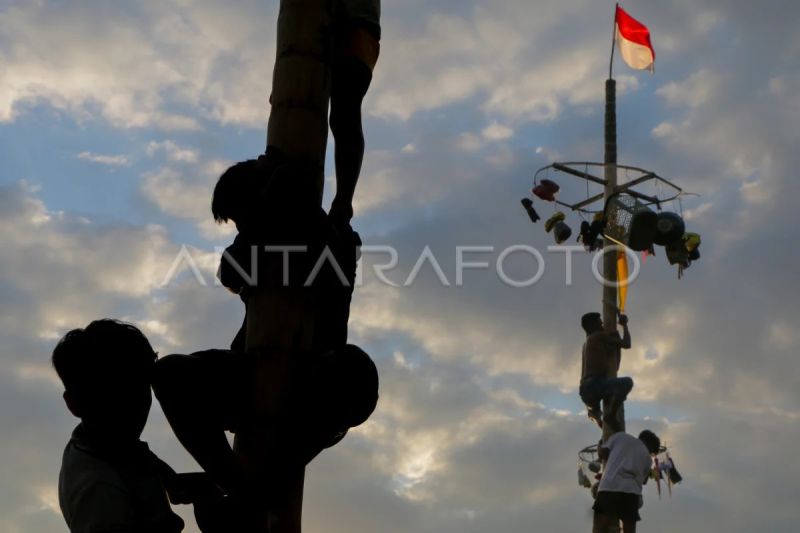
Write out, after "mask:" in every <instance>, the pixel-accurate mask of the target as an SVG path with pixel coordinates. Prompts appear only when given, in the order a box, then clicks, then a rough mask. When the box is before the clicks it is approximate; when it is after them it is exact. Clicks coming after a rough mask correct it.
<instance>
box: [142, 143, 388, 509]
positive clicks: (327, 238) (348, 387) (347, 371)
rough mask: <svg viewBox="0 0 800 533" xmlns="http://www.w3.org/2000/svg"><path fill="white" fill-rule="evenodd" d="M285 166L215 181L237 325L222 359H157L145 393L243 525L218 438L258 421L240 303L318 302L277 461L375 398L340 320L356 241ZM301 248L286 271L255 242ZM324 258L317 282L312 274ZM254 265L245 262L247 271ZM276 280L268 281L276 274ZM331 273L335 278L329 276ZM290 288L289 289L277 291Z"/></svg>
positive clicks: (227, 451)
mask: <svg viewBox="0 0 800 533" xmlns="http://www.w3.org/2000/svg"><path fill="white" fill-rule="evenodd" d="M302 171H303V169H302V167H298V166H297V165H296V163H295V162H286V161H285V159H284V158H283V157H282V156H281V155H280V154H279V153H278V152H277V151H275V150H274V149H273V148H269V149H268V150H267V153H266V154H265V155H263V156H261V157H260V158H259V159H258V160H249V161H244V162H241V163H237V164H235V165H233V166H232V167H230V168H229V169H228V170H226V171H225V172H224V173H223V174H222V176H221V177H220V179H219V181H218V183H217V185H216V187H215V189H214V196H213V199H212V206H211V209H212V214H213V215H214V218H215V219H216V220H217V221H218V222H224V221H228V220H231V221H233V222H234V223H235V224H236V228H237V230H238V231H239V234H238V235H237V237H236V239H235V240H234V242H233V244H232V245H231V246H229V247H228V248H227V250H226V252H227V253H226V254H225V255H224V256H223V257H222V260H221V264H220V269H219V271H218V276H219V278H220V280H221V281H222V284H223V285H224V286H226V287H227V288H228V289H229V290H230V291H231V292H233V293H235V294H238V295H239V296H240V298H241V299H242V301H243V302H244V304H245V320H244V324H242V327H241V328H240V330H239V332H238V333H237V335H236V337H235V338H234V340H233V343H232V344H231V349H230V350H205V351H201V352H196V353H193V354H188V355H183V354H173V355H168V356H166V357H164V358H162V359H160V360H159V361H158V363H157V364H156V369H155V378H154V382H153V388H154V390H155V393H156V397H157V398H158V400H159V402H160V403H161V407H162V409H163V411H164V414H165V415H166V416H167V419H168V420H169V422H170V425H171V426H172V429H173V431H174V432H175V435H176V436H177V437H178V440H180V441H181V443H182V444H183V445H184V447H185V448H186V450H187V451H188V452H189V453H190V454H191V455H192V456H193V457H194V458H195V460H196V461H197V462H198V463H199V464H200V466H202V467H203V469H204V470H205V471H206V472H207V473H208V474H209V475H210V476H211V477H212V479H214V481H215V482H216V483H217V485H218V486H219V487H220V488H221V489H222V490H223V491H224V492H225V493H226V494H227V495H229V496H231V497H232V498H233V500H234V501H237V502H239V503H236V504H235V505H236V506H237V507H238V508H239V509H240V511H241V512H240V514H241V515H242V521H243V522H245V523H246V522H247V521H248V520H250V519H251V517H247V516H245V515H246V514H247V510H248V509H249V508H251V507H252V506H251V505H250V503H252V502H251V500H252V498H253V497H254V494H255V493H256V490H255V489H254V483H253V480H252V479H250V476H249V473H248V472H247V470H246V469H245V468H243V467H242V466H241V464H240V462H239V459H238V457H237V455H236V454H235V453H234V451H233V449H232V448H231V446H230V444H229V442H228V439H227V436H226V435H225V431H226V430H228V431H232V432H234V433H235V432H237V431H240V430H244V429H246V428H249V427H252V425H253V424H254V423H255V421H256V416H257V413H256V397H257V391H256V383H257V382H256V377H255V376H256V372H257V360H256V357H255V356H254V354H252V353H245V344H246V343H245V341H246V338H245V331H246V323H247V305H248V302H249V299H250V296H251V294H252V291H254V290H255V289H256V288H257V287H259V286H270V287H281V286H289V287H292V288H293V289H301V288H302V290H307V291H312V292H313V294H314V295H315V298H316V300H317V301H318V305H319V311H318V315H317V317H316V324H315V328H314V338H313V343H312V349H311V353H308V354H297V357H294V358H292V362H291V365H292V368H291V369H290V371H289V375H290V376H291V378H290V379H292V380H293V383H292V386H291V387H288V388H289V389H290V391H291V398H290V399H289V400H288V401H287V405H286V412H283V413H281V427H282V428H283V430H284V431H285V432H286V435H287V438H286V439H285V442H284V445H285V449H282V450H280V451H279V452H277V453H280V454H281V455H285V458H286V464H290V463H292V464H297V463H299V464H302V465H305V464H307V463H308V462H309V461H310V460H311V459H312V458H313V457H314V456H316V455H317V454H318V453H319V452H320V451H321V450H322V449H324V448H326V447H329V446H332V445H333V444H335V443H336V442H338V441H339V440H341V438H342V437H343V436H344V434H345V433H346V432H347V430H348V429H349V428H351V427H355V426H357V425H359V424H361V423H363V422H364V421H366V419H367V418H368V417H369V416H370V414H371V413H372V411H373V410H374V409H375V405H376V403H377V399H378V375H377V369H376V368H375V364H374V363H373V362H372V360H371V359H370V358H369V356H368V355H367V354H366V353H364V352H363V351H362V350H361V349H360V348H358V347H357V346H353V345H350V344H347V321H348V315H349V309H350V298H351V295H352V291H353V282H354V281H355V271H356V257H357V246H358V245H359V244H360V240H359V239H358V234H357V233H355V232H354V231H353V230H352V228H350V225H349V223H348V224H346V225H345V226H342V227H335V226H334V224H333V222H332V221H331V219H330V217H329V216H328V215H327V214H326V213H325V212H324V211H323V210H322V208H321V207H319V205H317V204H316V203H315V202H314V200H313V198H314V196H313V194H309V193H310V192H312V191H309V190H307V189H304V187H306V185H305V184H304V183H305V182H306V181H307V180H303V179H293V178H302V177H303V176H297V175H296V174H295V173H296V172H302ZM266 244H269V245H273V246H275V245H278V246H280V245H288V246H297V245H302V246H305V247H306V251H305V252H302V253H295V254H292V256H291V257H290V258H289V259H290V261H289V264H288V265H285V264H284V262H283V261H284V259H283V257H282V255H281V254H280V253H274V252H272V253H266V252H265V251H264V245H266ZM326 249H328V250H329V251H330V252H331V253H332V259H331V260H330V261H326V262H325V263H324V266H323V267H322V268H321V269H319V271H318V272H317V273H316V275H315V276H313V277H312V276H310V273H313V271H314V266H315V265H316V264H317V262H318V260H319V257H320V254H322V253H323V251H324V250H326ZM253 261H254V262H253ZM284 266H288V267H289V268H288V271H287V272H284V274H285V276H286V277H285V278H284V279H281V277H282V276H280V275H278V276H275V273H276V272H278V273H280V272H282V271H283V269H284ZM339 274H341V275H339ZM287 281H288V283H287Z"/></svg>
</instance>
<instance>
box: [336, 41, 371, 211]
mask: <svg viewBox="0 0 800 533" xmlns="http://www.w3.org/2000/svg"><path fill="white" fill-rule="evenodd" d="M371 81H372V72H371V71H370V69H369V67H368V66H367V65H365V64H364V63H362V62H361V61H359V60H358V59H357V58H355V57H349V56H347V57H342V58H340V59H339V61H337V62H336V64H335V65H334V72H333V81H332V84H331V116H330V126H331V132H332V133H333V138H334V141H335V148H334V161H335V166H336V196H335V197H334V199H333V204H332V205H331V210H330V214H331V216H332V217H334V219H336V220H337V221H341V222H348V223H349V222H350V219H351V218H352V217H353V195H354V194H355V190H356V183H358V177H359V175H360V174H361V164H362V162H363V160H364V131H363V128H362V125H361V103H362V101H363V100H364V96H365V95H366V94H367V89H368V88H369V84H370V82H371Z"/></svg>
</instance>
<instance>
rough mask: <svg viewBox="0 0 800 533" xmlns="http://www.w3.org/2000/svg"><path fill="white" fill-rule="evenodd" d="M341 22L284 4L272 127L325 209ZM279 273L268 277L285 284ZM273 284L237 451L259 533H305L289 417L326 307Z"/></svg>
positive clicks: (274, 140) (258, 326) (253, 313)
mask: <svg viewBox="0 0 800 533" xmlns="http://www.w3.org/2000/svg"><path fill="white" fill-rule="evenodd" d="M333 16H334V1H333V0H281V2H280V11H279V15H278V32H277V42H278V45H277V52H276V58H275V68H274V73H273V80H272V95H271V97H270V103H271V105H272V109H271V113H270V117H269V125H268V128H267V146H269V147H276V148H278V149H279V150H280V151H281V152H282V153H283V154H284V155H285V156H286V157H287V158H288V160H289V161H290V162H291V164H293V165H295V166H296V167H298V168H301V169H303V170H302V171H300V172H297V173H293V175H292V177H291V179H293V180H308V183H305V184H303V185H304V187H303V188H304V189H308V190H309V191H310V192H311V194H314V195H315V197H316V200H317V202H318V203H319V204H320V205H321V203H322V186H323V174H324V165H325V150H326V146H327V141H328V102H329V100H330V84H331V75H330V53H331V47H332V42H331V40H332V35H333V34H332V23H333ZM280 263H282V262H281V261H278V264H280ZM277 268H278V271H277V272H268V273H267V276H266V277H267V278H270V280H273V279H277V280H282V279H283V276H282V271H281V268H282V267H281V266H279V267H277ZM265 281H268V280H265ZM265 285H266V286H263V287H262V286H260V287H259V288H258V290H256V291H255V292H254V293H253V295H252V296H251V297H250V298H249V301H248V314H247V351H248V352H253V353H255V354H257V358H256V359H257V364H256V366H257V370H256V375H255V383H256V390H257V397H256V416H255V417H254V420H253V424H252V425H251V426H249V427H246V428H243V429H242V430H240V431H239V432H238V433H237V435H236V442H235V445H234V449H235V450H236V452H237V454H238V456H239V458H240V460H241V461H242V464H243V465H244V466H245V468H246V469H247V470H248V471H249V472H251V473H252V477H253V479H254V480H255V483H256V487H255V491H256V492H257V494H256V495H254V496H255V500H254V501H256V502H258V501H262V502H263V508H261V509H258V510H256V512H257V513H258V514H260V515H261V517H262V521H261V524H260V527H259V528H258V529H257V530H256V533H300V531H301V526H302V507H303V484H304V477H305V466H304V464H303V462H301V461H298V460H295V458H293V457H292V456H291V449H290V448H291V445H290V444H288V441H287V440H286V439H287V438H290V435H291V433H292V431H291V430H290V429H289V428H290V427H291V423H290V422H289V421H288V420H287V411H288V408H289V407H290V405H289V404H290V402H291V393H292V387H293V386H294V385H295V384H296V376H295V375H293V374H294V372H293V369H294V368H295V367H296V365H294V364H293V363H296V361H297V358H299V357H303V356H305V355H307V354H309V353H310V352H311V347H312V343H313V336H314V325H315V321H316V317H317V311H318V308H319V302H317V301H315V296H314V295H313V294H312V293H311V292H310V291H309V290H307V289H304V288H302V287H297V288H295V287H283V286H281V284H275V283H266V284H265Z"/></svg>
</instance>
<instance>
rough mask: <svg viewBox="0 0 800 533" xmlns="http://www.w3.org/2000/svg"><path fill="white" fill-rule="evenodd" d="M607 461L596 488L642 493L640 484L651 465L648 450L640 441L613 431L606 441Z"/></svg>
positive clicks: (645, 477) (651, 460) (608, 490)
mask: <svg viewBox="0 0 800 533" xmlns="http://www.w3.org/2000/svg"><path fill="white" fill-rule="evenodd" d="M603 447H604V448H608V450H609V455H608V462H607V463H606V468H605V470H604V471H603V478H602V479H601V480H600V486H599V487H598V490H601V491H606V492H626V493H630V494H638V495H641V494H642V485H643V484H644V482H645V480H646V479H647V476H649V475H650V469H651V467H652V465H653V459H652V458H651V457H650V451H649V450H648V449H647V446H645V445H644V443H643V442H642V441H640V440H639V439H637V438H636V437H634V436H633V435H628V434H627V433H624V432H619V433H614V434H613V435H611V436H610V437H609V438H608V440H607V441H606V443H605V445H604V446H603Z"/></svg>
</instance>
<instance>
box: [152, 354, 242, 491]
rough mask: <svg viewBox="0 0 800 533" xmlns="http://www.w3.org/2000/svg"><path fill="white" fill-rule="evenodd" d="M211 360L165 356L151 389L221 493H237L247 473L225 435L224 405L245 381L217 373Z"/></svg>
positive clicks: (156, 370) (178, 435)
mask: <svg viewBox="0 0 800 533" xmlns="http://www.w3.org/2000/svg"><path fill="white" fill-rule="evenodd" d="M206 353H209V352H206ZM219 353H220V354H224V353H225V352H221V351H220V352H219ZM214 357H218V358H219V357H226V356H225V355H215V356H214ZM215 366H219V365H209V364H208V362H207V361H204V360H202V359H201V358H200V357H198V356H196V355H169V356H166V357H163V358H161V359H160V360H159V361H158V362H157V363H156V369H155V376H154V379H153V389H154V390H155V393H156V397H157V398H158V400H159V402H160V403H161V407H162V409H163V411H164V414H165V415H166V417H167V420H168V421H169V423H170V425H171V426H172V429H173V431H174V432H175V435H176V436H177V437H178V440H179V441H180V442H181V444H183V446H184V447H185V448H186V450H187V451H188V452H189V453H190V454H191V455H192V457H194V458H195V460H196V461H197V462H198V464H199V465H200V466H201V467H202V468H203V470H205V471H206V472H207V473H208V474H209V475H210V476H211V478H212V479H213V480H214V482H215V483H217V484H218V485H219V486H220V488H221V489H222V490H223V491H225V493H227V494H234V495H236V494H237V493H238V492H240V491H241V490H242V488H243V487H244V486H245V476H244V473H243V471H242V468H241V466H240V465H239V461H238V460H237V457H236V455H235V454H234V452H233V450H232V449H231V446H230V444H229V443H228V439H227V437H226V435H225V425H226V424H225V422H224V420H225V418H226V415H225V412H224V411H225V410H226V409H228V408H229V407H230V406H228V405H226V403H227V402H228V401H229V400H228V398H231V396H232V395H233V394H234V393H232V392H231V391H230V390H227V389H230V388H231V387H232V386H233V387H237V386H238V387H239V388H244V387H243V384H231V383H230V380H229V379H226V377H227V376H225V375H215V374H218V373H217V372H215V371H214V369H215Z"/></svg>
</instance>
